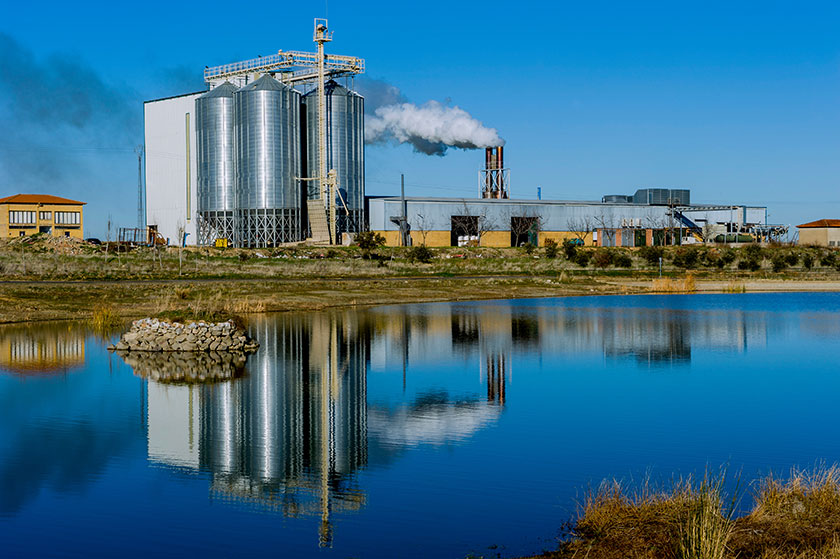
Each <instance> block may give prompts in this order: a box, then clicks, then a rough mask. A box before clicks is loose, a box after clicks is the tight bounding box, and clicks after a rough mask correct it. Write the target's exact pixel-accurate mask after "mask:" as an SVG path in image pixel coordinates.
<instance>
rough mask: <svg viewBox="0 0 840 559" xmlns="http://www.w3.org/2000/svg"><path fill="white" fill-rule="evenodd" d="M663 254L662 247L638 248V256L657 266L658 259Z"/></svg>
mask: <svg viewBox="0 0 840 559" xmlns="http://www.w3.org/2000/svg"><path fill="white" fill-rule="evenodd" d="M664 255H665V249H663V248H662V247H642V248H640V249H639V256H641V257H642V259H643V260H645V261H646V262H647V263H648V264H649V265H650V266H658V265H659V259H660V258H662V257H663V256H664Z"/></svg>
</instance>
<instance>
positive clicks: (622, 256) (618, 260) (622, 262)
mask: <svg viewBox="0 0 840 559" xmlns="http://www.w3.org/2000/svg"><path fill="white" fill-rule="evenodd" d="M613 264H614V265H616V266H618V267H619V268H631V267H632V266H633V259H632V258H630V255H629V254H627V253H626V252H619V253H618V254H616V255H615V256H614V257H613Z"/></svg>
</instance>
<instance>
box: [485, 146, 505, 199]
mask: <svg viewBox="0 0 840 559" xmlns="http://www.w3.org/2000/svg"><path fill="white" fill-rule="evenodd" d="M503 150H504V148H503V147H502V146H498V147H491V148H485V150H484V169H483V170H481V171H479V189H480V191H481V197H482V198H495V199H499V200H500V199H502V198H510V192H509V190H508V189H509V188H510V169H505V163H504V151H503Z"/></svg>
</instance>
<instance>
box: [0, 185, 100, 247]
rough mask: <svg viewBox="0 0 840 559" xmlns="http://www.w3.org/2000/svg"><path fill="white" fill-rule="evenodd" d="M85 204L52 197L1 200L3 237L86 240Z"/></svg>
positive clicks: (0, 231) (18, 197) (0, 222)
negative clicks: (31, 236) (46, 236)
mask: <svg viewBox="0 0 840 559" xmlns="http://www.w3.org/2000/svg"><path fill="white" fill-rule="evenodd" d="M84 206H85V202H79V201H77V200H69V199H67V198H60V197H58V196H51V195H49V194H15V195H13V196H7V197H5V198H0V237H3V238H8V237H24V236H27V235H35V234H36V233H42V234H45V235H50V236H51V237H72V238H74V239H82V238H83V237H84Z"/></svg>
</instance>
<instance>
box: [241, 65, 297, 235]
mask: <svg viewBox="0 0 840 559" xmlns="http://www.w3.org/2000/svg"><path fill="white" fill-rule="evenodd" d="M233 100H234V113H235V115H236V118H235V121H234V138H235V149H236V193H237V196H236V198H237V224H236V225H237V238H236V243H237V245H238V246H244V247H264V246H275V245H277V244H278V243H285V242H293V241H299V240H302V230H301V220H300V206H301V195H300V189H299V187H298V184H299V181H298V177H300V175H301V169H300V93H298V92H297V91H295V90H294V89H292V88H291V87H289V86H286V85H284V84H282V83H280V82H278V81H277V80H275V79H274V78H272V77H271V76H269V75H265V76H263V77H261V78H259V79H258V80H256V81H254V82H252V83H251V84H249V85H246V86H245V87H243V88H242V89H240V90H239V91H237V92H236V93H235V94H234V96H233Z"/></svg>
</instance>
